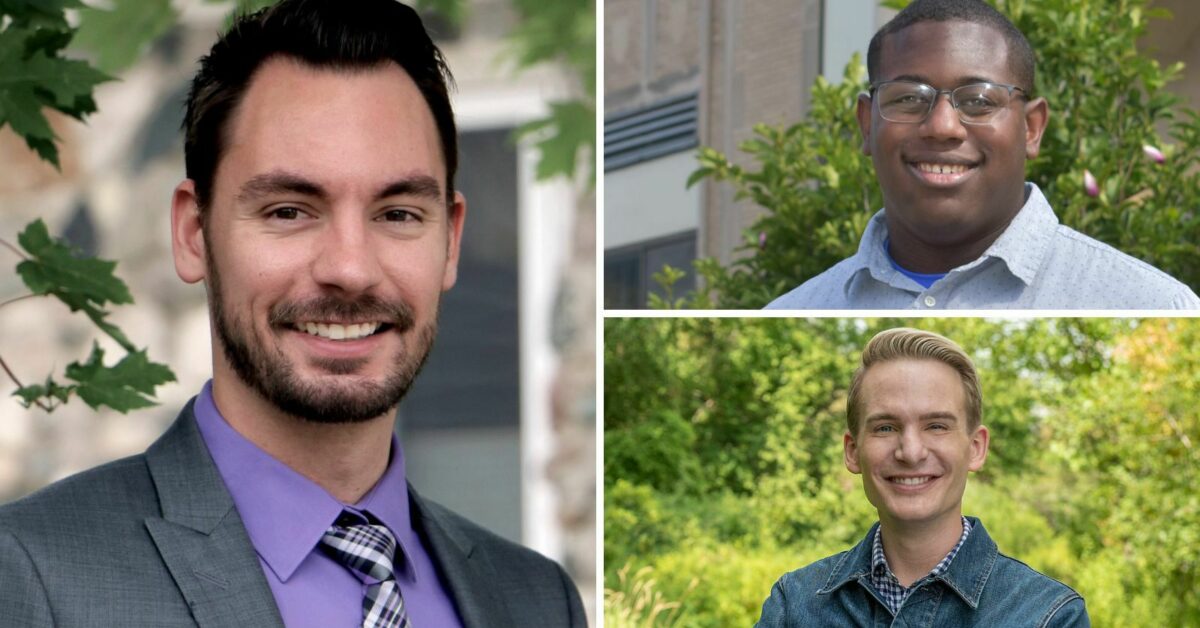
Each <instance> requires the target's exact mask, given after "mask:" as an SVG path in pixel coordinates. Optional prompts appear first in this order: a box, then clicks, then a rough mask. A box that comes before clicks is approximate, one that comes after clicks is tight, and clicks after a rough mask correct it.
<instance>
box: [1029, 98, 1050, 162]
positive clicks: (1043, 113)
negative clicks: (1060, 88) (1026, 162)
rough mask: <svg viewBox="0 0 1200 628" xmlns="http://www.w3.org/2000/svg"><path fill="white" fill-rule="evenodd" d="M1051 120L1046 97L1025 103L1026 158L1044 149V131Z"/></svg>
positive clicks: (1030, 157) (1034, 155)
mask: <svg viewBox="0 0 1200 628" xmlns="http://www.w3.org/2000/svg"><path fill="white" fill-rule="evenodd" d="M1049 120H1050V105H1049V103H1047V102H1046V99H1045V98H1038V99H1035V100H1034V101H1033V102H1030V103H1026V104H1025V159H1033V158H1034V157H1037V156H1038V153H1039V152H1040V151H1041V150H1042V133H1043V132H1045V130H1046V123H1047V122H1049Z"/></svg>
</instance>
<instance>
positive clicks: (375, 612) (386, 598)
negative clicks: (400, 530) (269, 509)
mask: <svg viewBox="0 0 1200 628" xmlns="http://www.w3.org/2000/svg"><path fill="white" fill-rule="evenodd" d="M342 521H344V519H343V518H339V519H338V523H341V522H342ZM321 547H322V549H323V550H324V551H325V553H327V554H329V555H330V556H332V557H333V558H334V559H335V560H337V561H338V562H339V563H341V564H343V565H345V566H346V567H347V568H349V569H350V570H351V571H353V572H355V573H357V574H360V575H361V576H370V577H371V578H374V579H375V580H377V581H378V582H375V583H374V584H368V585H367V592H366V595H365V596H364V597H363V623H362V625H363V628H411V624H410V623H409V621H408V613H407V612H406V611H405V609H404V598H403V597H401V596H400V587H399V586H398V585H397V584H396V574H395V572H394V571H393V569H392V556H393V555H394V554H395V551H396V537H394V536H392V532H391V531H390V530H388V529H387V527H385V526H382V525H373V524H367V523H363V524H358V525H349V526H341V525H337V523H335V524H334V525H332V526H329V529H328V530H326V531H325V536H324V537H322V538H321Z"/></svg>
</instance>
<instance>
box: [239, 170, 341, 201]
mask: <svg viewBox="0 0 1200 628" xmlns="http://www.w3.org/2000/svg"><path fill="white" fill-rule="evenodd" d="M288 192H290V193H293V194H302V195H304V196H315V197H317V198H320V199H325V198H328V196H329V195H328V194H327V193H326V192H325V188H323V187H321V185H320V184H319V183H316V182H315V181H310V180H308V179H306V178H304V177H302V176H300V175H297V174H293V173H290V172H279V171H275V172H268V173H266V174H260V175H255V176H253V177H251V178H250V179H248V180H247V181H246V182H245V183H243V184H242V189H241V191H239V192H238V195H237V200H238V201H239V202H246V201H252V200H254V199H256V198H260V197H263V196H270V195H272V194H282V193H288Z"/></svg>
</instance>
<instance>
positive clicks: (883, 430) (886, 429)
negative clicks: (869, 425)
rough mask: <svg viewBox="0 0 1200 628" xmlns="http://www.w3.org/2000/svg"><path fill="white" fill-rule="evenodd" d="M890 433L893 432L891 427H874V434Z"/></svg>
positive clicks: (893, 429)
mask: <svg viewBox="0 0 1200 628" xmlns="http://www.w3.org/2000/svg"><path fill="white" fill-rule="evenodd" d="M892 431H895V428H894V427H892V426H890V425H877V426H875V432H876V433H887V432H892Z"/></svg>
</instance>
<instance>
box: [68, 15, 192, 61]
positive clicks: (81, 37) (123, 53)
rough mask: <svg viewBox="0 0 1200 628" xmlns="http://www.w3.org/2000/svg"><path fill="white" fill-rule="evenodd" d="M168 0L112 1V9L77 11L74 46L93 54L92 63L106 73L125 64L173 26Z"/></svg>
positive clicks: (134, 59)
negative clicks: (77, 26) (76, 31)
mask: <svg viewBox="0 0 1200 628" xmlns="http://www.w3.org/2000/svg"><path fill="white" fill-rule="evenodd" d="M177 19H178V16H177V15H176V13H175V10H174V9H173V8H171V1H170V0H116V2H114V3H113V9H112V10H111V11H106V10H103V9H96V8H92V7H88V8H85V9H83V10H81V11H80V12H79V32H78V33H77V34H76V35H75V45H77V46H79V47H81V48H85V49H87V50H90V51H92V52H94V53H95V54H96V65H97V66H98V67H99V68H100V69H102V70H104V71H105V72H109V73H114V74H115V73H117V72H120V71H121V70H123V69H125V68H127V67H129V66H130V65H132V64H133V62H134V61H136V60H137V58H138V56H139V55H140V54H141V53H142V51H143V50H144V49H145V48H146V46H147V45H149V44H150V43H151V42H153V41H154V40H156V39H158V38H159V37H160V36H161V35H163V34H164V33H166V32H167V31H168V30H170V28H171V27H172V26H174V25H175V23H176V21H177Z"/></svg>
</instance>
